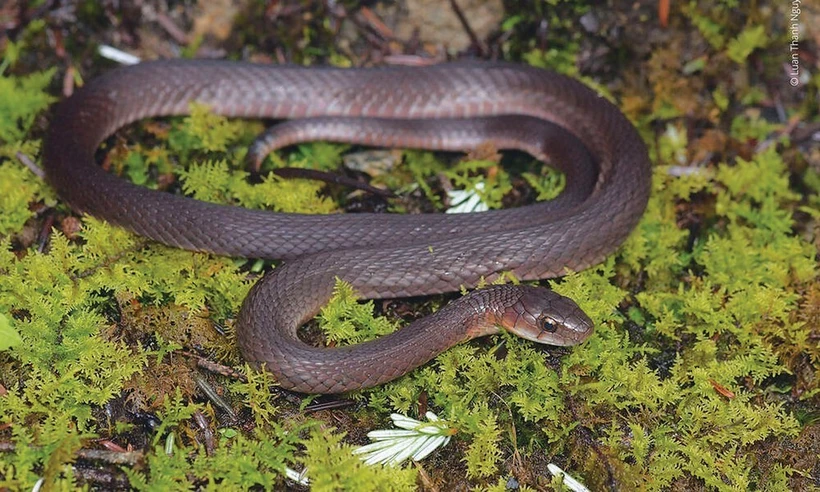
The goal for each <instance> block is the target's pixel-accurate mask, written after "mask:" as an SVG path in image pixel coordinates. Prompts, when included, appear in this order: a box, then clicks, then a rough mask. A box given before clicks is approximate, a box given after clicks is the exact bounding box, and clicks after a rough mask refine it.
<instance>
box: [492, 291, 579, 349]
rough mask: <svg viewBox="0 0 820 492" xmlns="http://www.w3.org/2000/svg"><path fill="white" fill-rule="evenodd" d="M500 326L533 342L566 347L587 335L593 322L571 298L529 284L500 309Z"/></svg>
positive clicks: (575, 343)
mask: <svg viewBox="0 0 820 492" xmlns="http://www.w3.org/2000/svg"><path fill="white" fill-rule="evenodd" d="M501 326H502V327H504V329H506V330H507V331H509V332H511V333H514V334H516V335H518V336H519V337H521V338H525V339H527V340H531V341H533V342H537V343H545V344H550V345H560V346H568V345H577V344H579V343H581V342H583V341H584V340H586V339H587V338H589V336H590V335H592V329H593V326H594V325H593V323H592V320H591V319H589V316H587V315H586V313H585V312H584V311H582V310H581V308H580V307H578V305H577V304H575V302H574V301H573V300H572V299H569V298H567V297H564V296H562V295H560V294H556V293H555V292H553V291H551V290H549V289H545V288H541V287H530V288H526V290H524V291H523V293H522V294H521V296H520V297H519V298H518V301H517V302H515V304H513V305H511V306H509V307H508V308H507V309H506V310H505V311H504V313H503V316H502V318H501Z"/></svg>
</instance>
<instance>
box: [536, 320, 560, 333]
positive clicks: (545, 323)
mask: <svg viewBox="0 0 820 492" xmlns="http://www.w3.org/2000/svg"><path fill="white" fill-rule="evenodd" d="M538 324H539V325H540V328H541V331H546V332H547V333H555V332H556V331H557V330H558V327H557V326H555V324H554V323H553V322H552V321H550V319H549V318H541V319H540V320H538Z"/></svg>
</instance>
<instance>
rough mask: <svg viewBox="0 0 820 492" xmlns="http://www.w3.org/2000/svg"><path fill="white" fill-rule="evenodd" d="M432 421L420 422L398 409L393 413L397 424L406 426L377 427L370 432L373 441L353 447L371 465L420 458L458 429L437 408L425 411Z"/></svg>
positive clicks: (448, 438) (433, 449)
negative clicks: (436, 411)
mask: <svg viewBox="0 0 820 492" xmlns="http://www.w3.org/2000/svg"><path fill="white" fill-rule="evenodd" d="M425 416H426V417H427V419H428V422H420V421H418V420H415V419H411V418H410V417H405V416H404V415H399V414H397V413H394V414H391V415H390V418H391V419H392V420H393V425H395V426H396V427H399V429H403V430H375V431H371V432H369V433H368V434H367V437H369V438H370V439H371V440H372V441H374V442H372V443H371V444H368V445H366V446H362V447H360V448H358V449H356V450H354V451H353V453H354V454H360V455H362V457H361V458H362V459H363V460H364V462H365V463H367V464H368V465H374V464H376V463H381V464H384V465H398V464H400V463H402V462H403V461H404V460H406V459H407V458H411V459H413V460H415V461H419V460H421V459H423V458H425V457H426V456H427V455H429V454H430V453H432V452H433V451H435V450H436V449H438V448H440V447H442V446H445V445H446V444H447V443H448V442H450V438H451V437H452V436H453V434H455V433H456V429H454V428H453V427H451V426H450V424H449V423H447V422H446V421H444V420H440V419H439V418H438V417H437V416H436V414H434V413H433V412H427V414H426V415H425Z"/></svg>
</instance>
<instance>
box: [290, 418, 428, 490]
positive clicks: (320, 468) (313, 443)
mask: <svg viewBox="0 0 820 492" xmlns="http://www.w3.org/2000/svg"><path fill="white" fill-rule="evenodd" d="M343 438H344V434H343V433H335V432H333V430H332V429H329V430H328V431H320V430H316V431H314V432H313V433H312V434H311V437H310V438H309V439H307V440H306V441H304V443H303V444H304V446H305V457H304V458H303V459H302V462H303V463H304V465H305V467H307V469H308V475H309V476H310V485H311V490H317V491H325V490H327V491H331V490H361V491H382V490H385V491H388V490H389V491H394V490H395V491H400V490H416V474H417V472H416V470H415V469H414V468H412V467H410V468H401V469H396V468H390V467H382V466H367V465H365V464H364V463H363V462H362V460H361V459H359V457H358V456H354V455H353V453H352V451H353V447H352V446H350V445H349V444H345V443H343V442H342V439H343Z"/></svg>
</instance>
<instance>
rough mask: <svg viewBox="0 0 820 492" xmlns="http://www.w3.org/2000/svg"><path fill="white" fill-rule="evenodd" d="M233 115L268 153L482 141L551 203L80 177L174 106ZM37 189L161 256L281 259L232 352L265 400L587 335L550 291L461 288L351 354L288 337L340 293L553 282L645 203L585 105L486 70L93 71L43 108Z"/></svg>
mask: <svg viewBox="0 0 820 492" xmlns="http://www.w3.org/2000/svg"><path fill="white" fill-rule="evenodd" d="M193 101H197V102H200V103H204V104H206V105H208V106H209V107H210V108H211V109H212V111H213V112H215V113H218V114H222V115H226V116H231V117H247V118H276V119H289V120H290V119H294V120H296V121H295V122H294V123H286V124H285V125H284V126H283V127H282V130H281V131H280V135H279V136H278V137H276V138H278V140H277V142H278V144H277V145H286V144H289V143H293V142H297V141H303V140H308V139H313V138H326V139H330V140H343V141H351V142H357V143H367V144H373V145H397V146H410V147H422V148H428V149H445V150H456V149H470V148H474V147H475V146H477V145H481V144H482V143H489V144H492V145H493V146H494V147H497V148H508V147H514V148H519V149H522V150H525V151H527V152H530V153H531V154H533V155H534V156H536V157H538V158H541V159H546V158H549V159H551V160H552V161H554V162H555V164H556V165H557V166H558V167H559V168H561V169H562V170H563V171H564V172H565V174H566V177H567V185H566V190H565V192H564V193H563V195H562V196H561V197H560V198H559V199H557V200H555V201H553V202H546V203H542V204H536V205H532V206H527V207H521V208H516V209H510V210H500V211H491V212H484V213H475V214H460V215H444V214H420V215H394V214H342V215H329V216H325V215H317V216H312V215H300V214H280V213H270V212H266V211H258V210H247V209H243V208H238V207H231V206H225V205H216V204H211V203H204V202H200V201H197V200H194V199H191V198H187V197H183V196H179V195H174V194H170V193H163V192H158V191H153V190H149V189H145V188H142V187H139V186H136V185H134V184H132V183H129V182H127V181H125V180H122V179H120V178H118V177H116V176H113V175H111V174H109V173H107V172H105V171H104V170H102V169H101V168H100V167H99V166H97V165H96V164H95V159H94V156H95V152H96V149H97V148H98V147H99V145H100V143H102V142H103V140H104V139H105V138H107V137H108V136H110V135H111V134H112V133H114V132H115V131H116V130H117V129H118V128H121V127H123V126H125V125H127V124H129V123H132V122H134V121H137V120H140V119H143V118H148V117H154V116H167V115H181V114H187V113H188V112H189V107H190V103H191V102H193ZM44 167H45V170H46V174H47V177H48V180H49V182H50V183H51V185H52V186H53V187H54V188H55V189H56V191H57V192H58V193H59V195H60V196H61V197H62V198H63V199H64V200H65V201H66V202H67V203H68V204H70V205H71V207H72V208H73V209H75V210H76V211H78V212H83V213H88V214H90V215H93V216H96V217H99V218H102V219H105V220H107V221H108V222H110V223H113V224H116V225H119V226H122V227H125V228H128V229H130V230H132V231H134V232H136V233H138V234H141V235H144V236H147V237H149V238H152V239H154V240H156V241H160V242H162V243H165V244H168V245H172V246H176V247H180V248H185V249H190V250H197V251H210V252H213V253H216V254H220V255H232V256H243V257H253V258H270V259H283V260H285V262H284V264H283V265H282V266H280V267H277V268H276V269H274V270H273V272H272V273H270V274H267V275H265V276H264V278H263V279H262V280H261V281H260V282H258V283H257V284H256V285H255V286H254V287H253V288H252V289H251V292H250V294H249V295H248V297H247V299H246V300H245V301H244V303H243V306H242V309H241V310H240V314H239V317H238V321H237V340H238V344H239V347H240V350H241V352H242V354H243V356H244V357H245V358H246V360H248V361H250V362H251V363H253V364H256V365H262V364H264V365H265V366H266V368H267V369H268V370H270V371H272V372H273V373H274V374H275V375H276V377H277V379H278V381H279V382H280V383H281V384H282V386H284V387H286V388H290V389H294V390H296V391H302V392H317V393H338V392H342V391H349V390H352V389H357V388H362V387H368V386H373V385H375V384H380V383H382V382H385V381H389V380H391V379H393V378H395V377H398V376H400V375H401V374H404V373H406V372H408V371H409V370H411V369H413V368H415V367H418V366H419V365H421V364H423V363H424V362H426V361H427V360H429V359H430V358H432V357H433V356H435V355H436V354H437V353H439V352H441V351H443V350H445V349H446V348H448V347H449V346H452V345H453V344H455V343H459V342H460V341H463V340H465V339H469V338H472V337H474V336H481V335H485V334H488V333H494V332H496V331H497V328H496V325H497V324H498V323H501V324H506V325H508V326H509V325H512V326H513V327H516V326H517V327H519V328H520V329H521V330H523V332H522V335H523V336H525V337H527V338H531V339H533V340H538V341H544V342H548V343H554V344H558V345H571V344H574V343H578V342H579V341H581V340H583V339H584V338H586V337H587V336H588V335H589V333H590V332H591V322H590V321H589V319H588V318H587V317H586V315H584V314H583V312H581V311H580V310H579V309H578V308H577V306H575V305H574V303H572V302H571V301H568V300H566V299H564V298H561V297H560V296H557V295H556V294H551V293H549V292H548V291H547V293H544V291H543V290H542V289H535V288H532V287H524V286H500V287H492V288H489V289H483V290H481V289H480V290H477V291H475V292H474V293H473V294H471V295H469V296H466V297H464V298H462V299H459V300H457V301H454V302H453V303H451V304H450V305H449V306H447V307H446V308H444V309H442V310H440V311H439V312H437V313H435V314H434V315H432V316H430V317H427V318H424V319H422V320H419V321H417V322H415V323H413V324H411V325H410V326H408V327H405V328H402V329H400V330H399V331H397V332H396V333H393V334H391V335H388V336H386V337H382V338H380V339H378V340H375V341H372V342H367V343H365V344H359V345H353V346H347V347H341V348H335V349H322V348H316V347H312V346H309V345H307V344H305V343H303V342H302V341H300V340H299V339H298V337H297V335H296V331H297V328H298V327H299V326H300V325H301V324H303V323H304V322H305V321H306V320H308V319H310V318H311V317H312V316H314V315H315V314H316V313H317V312H318V310H319V309H320V307H321V306H322V305H323V304H324V303H325V302H327V300H328V299H329V297H330V296H331V294H332V290H333V287H334V283H335V279H336V278H340V279H343V280H345V281H347V282H349V283H351V284H352V285H353V287H354V288H355V289H356V290H357V291H358V293H360V294H361V295H362V296H363V297H365V298H391V297H405V296H418V295H427V294H434V293H444V292H452V291H456V290H459V289H460V288H463V287H474V286H476V285H477V284H478V283H479V282H480V281H481V280H482V279H484V280H492V279H493V278H495V277H497V276H498V275H499V274H501V273H502V272H511V273H512V274H514V275H515V277H517V278H518V279H521V280H534V279H543V278H548V277H554V276H560V275H563V274H564V273H566V271H567V270H573V271H576V270H580V269H583V268H586V267H588V266H591V265H594V264H596V263H598V262H600V261H601V260H602V259H603V258H604V257H605V256H606V255H607V254H608V253H610V252H612V251H613V250H614V249H615V248H617V246H618V245H619V244H620V243H621V242H622V241H623V240H624V239H625V238H626V237H627V235H628V234H629V233H630V231H631V230H632V229H633V228H634V226H635V224H636V223H637V221H638V220H639V218H640V216H641V215H642V213H643V211H644V209H645V206H646V203H647V199H648V195H649V189H650V177H651V172H650V165H649V161H648V157H647V153H646V149H645V147H644V145H643V143H642V141H641V139H640V137H639V136H638V134H637V132H636V131H635V130H634V128H633V127H632V125H631V124H630V123H629V121H628V120H627V119H626V118H625V117H624V116H623V115H622V114H621V113H620V112H619V111H618V109H617V108H616V107H615V106H613V105H612V104H610V103H609V102H607V101H606V100H604V99H602V98H600V97H599V96H597V95H596V94H595V93H594V92H593V91H591V90H590V89H588V88H586V87H585V86H583V85H581V84H580V83H578V82H576V81H573V80H571V79H569V78H566V77H564V76H560V75H557V74H554V73H551V72H548V71H544V70H540V69H536V68H532V67H526V66H519V65H511V64H501V63H492V64H489V63H487V64H485V63H469V64H444V65H436V66H431V67H425V68H406V67H393V68H381V69H332V68H301V67H272V66H260V65H252V64H246V63H233V62H215V61H166V62H151V63H143V64H139V65H136V66H134V67H129V68H124V69H118V70H114V71H111V72H109V73H107V74H105V75H104V76H102V77H100V78H98V79H96V80H94V81H92V82H91V83H89V84H88V85H87V86H86V87H84V88H82V89H81V90H79V91H77V93H75V94H74V95H73V96H72V97H70V98H68V99H66V100H65V101H63V102H62V103H61V104H60V105H59V106H58V108H57V110H56V112H55V114H54V117H53V120H52V123H51V126H50V128H49V131H48V134H47V137H46V144H45V147H44Z"/></svg>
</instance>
